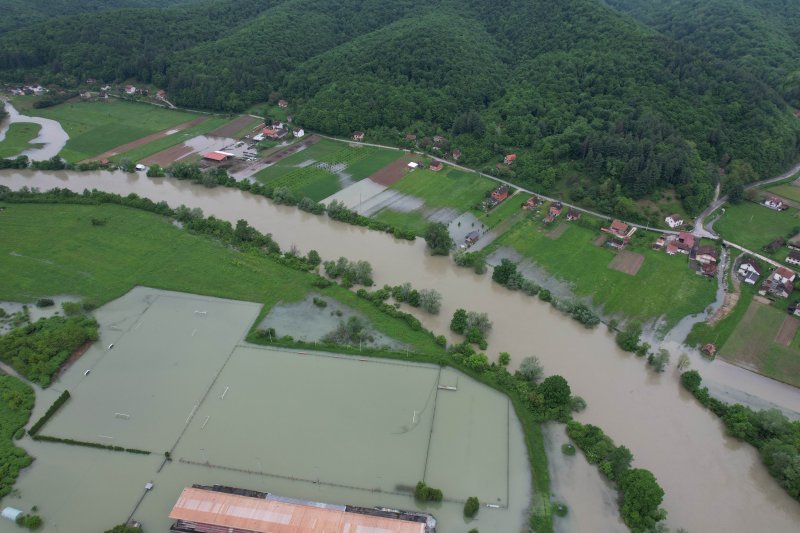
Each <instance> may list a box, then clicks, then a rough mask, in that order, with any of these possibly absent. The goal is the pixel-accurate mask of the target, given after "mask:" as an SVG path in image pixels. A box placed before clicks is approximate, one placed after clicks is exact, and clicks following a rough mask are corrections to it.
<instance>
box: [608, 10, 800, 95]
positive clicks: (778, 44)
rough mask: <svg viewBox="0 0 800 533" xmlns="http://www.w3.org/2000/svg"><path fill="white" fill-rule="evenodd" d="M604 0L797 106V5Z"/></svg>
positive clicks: (799, 65) (799, 49)
mask: <svg viewBox="0 0 800 533" xmlns="http://www.w3.org/2000/svg"><path fill="white" fill-rule="evenodd" d="M605 1H606V2H607V3H608V4H609V5H610V6H612V7H614V8H616V9H618V10H619V11H620V12H623V13H626V14H629V15H631V16H633V17H635V18H637V19H639V20H640V21H641V22H643V23H644V24H647V25H648V26H651V27H653V28H655V29H657V30H658V31H660V32H663V33H665V34H666V35H669V36H670V37H673V38H674V39H677V40H679V41H681V42H686V43H691V44H693V45H695V46H698V47H700V48H702V49H704V50H706V51H708V52H711V53H712V54H714V55H716V56H717V57H720V58H722V59H725V60H728V61H730V62H731V63H732V64H733V65H735V66H736V67H737V68H743V69H748V70H749V71H751V72H753V73H754V74H755V75H756V76H758V77H759V78H761V79H763V80H764V81H765V82H767V83H768V84H769V85H771V86H772V87H773V88H775V89H776V90H777V91H779V92H780V93H781V94H782V95H783V96H784V97H785V98H786V99H787V100H789V101H790V103H791V104H792V105H794V106H796V107H800V2H797V1H796V0H660V1H658V2H654V1H652V0H605Z"/></svg>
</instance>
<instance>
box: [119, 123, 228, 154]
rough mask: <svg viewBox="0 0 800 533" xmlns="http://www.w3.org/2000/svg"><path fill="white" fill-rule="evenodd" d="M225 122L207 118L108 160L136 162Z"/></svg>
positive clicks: (203, 133)
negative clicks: (124, 159)
mask: <svg viewBox="0 0 800 533" xmlns="http://www.w3.org/2000/svg"><path fill="white" fill-rule="evenodd" d="M227 121H228V119H227V118H224V117H209V118H208V119H206V120H205V121H203V122H202V123H200V124H197V125H196V126H191V127H189V128H186V129H185V130H181V131H176V132H175V133H172V134H170V135H166V136H164V137H161V138H159V139H156V140H154V141H151V142H149V143H146V144H143V145H141V146H138V147H136V148H133V149H131V150H128V151H126V152H123V153H121V154H119V155H115V156H113V157H111V158H110V159H111V160H112V161H119V160H120V159H123V158H126V159H130V160H131V161H136V162H138V161H141V160H143V159H145V158H147V157H149V156H151V155H153V154H157V153H158V152H161V151H163V150H166V149H168V148H172V147H173V146H177V145H179V144H181V143H184V142H186V141H188V140H189V139H192V138H193V137H197V136H198V135H207V134H208V133H209V132H210V131H211V130H214V129H216V128H219V127H220V126H224V125H225V123H226V122H227Z"/></svg>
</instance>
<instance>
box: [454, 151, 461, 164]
mask: <svg viewBox="0 0 800 533" xmlns="http://www.w3.org/2000/svg"><path fill="white" fill-rule="evenodd" d="M452 156H453V160H454V161H458V160H459V158H460V157H461V150H453V153H452Z"/></svg>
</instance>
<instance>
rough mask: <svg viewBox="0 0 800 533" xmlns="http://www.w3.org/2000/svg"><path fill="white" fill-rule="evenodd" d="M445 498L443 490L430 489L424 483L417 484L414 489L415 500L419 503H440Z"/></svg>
mask: <svg viewBox="0 0 800 533" xmlns="http://www.w3.org/2000/svg"><path fill="white" fill-rule="evenodd" d="M443 497H444V495H443V494H442V491H441V490H439V489H434V488H432V487H429V486H427V485H426V484H425V483H424V482H423V481H420V482H419V483H417V486H416V488H415V489H414V499H415V500H417V501H418V502H440V501H442V499H443Z"/></svg>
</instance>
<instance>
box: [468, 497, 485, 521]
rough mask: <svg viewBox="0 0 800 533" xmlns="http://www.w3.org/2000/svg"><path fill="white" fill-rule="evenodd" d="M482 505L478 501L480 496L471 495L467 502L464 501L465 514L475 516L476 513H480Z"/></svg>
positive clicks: (470, 516) (469, 516)
mask: <svg viewBox="0 0 800 533" xmlns="http://www.w3.org/2000/svg"><path fill="white" fill-rule="evenodd" d="M480 507H481V504H480V502H479V501H478V498H477V497H475V496H470V497H469V498H467V501H466V503H464V516H466V517H467V518H474V517H475V515H476V514H478V510H479V509H480Z"/></svg>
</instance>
